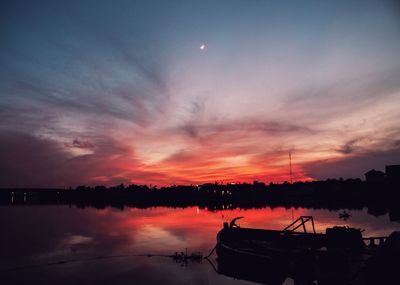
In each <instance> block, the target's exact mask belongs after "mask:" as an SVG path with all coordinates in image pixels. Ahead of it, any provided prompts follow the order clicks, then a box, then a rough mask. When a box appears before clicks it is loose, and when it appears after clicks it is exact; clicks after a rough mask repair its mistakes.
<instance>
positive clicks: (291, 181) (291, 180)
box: [289, 151, 293, 184]
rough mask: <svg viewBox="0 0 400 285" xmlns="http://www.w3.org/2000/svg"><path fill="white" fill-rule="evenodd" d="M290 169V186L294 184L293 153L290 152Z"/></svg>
mask: <svg viewBox="0 0 400 285" xmlns="http://www.w3.org/2000/svg"><path fill="white" fill-rule="evenodd" d="M289 168H290V184H292V183H293V179H292V153H291V152H290V151H289Z"/></svg>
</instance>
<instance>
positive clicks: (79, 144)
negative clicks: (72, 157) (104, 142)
mask: <svg viewBox="0 0 400 285" xmlns="http://www.w3.org/2000/svg"><path fill="white" fill-rule="evenodd" d="M64 145H65V146H66V147H76V148H87V149H91V148H94V147H95V145H94V144H93V143H91V142H88V141H80V140H78V139H74V140H73V141H72V143H65V144H64Z"/></svg>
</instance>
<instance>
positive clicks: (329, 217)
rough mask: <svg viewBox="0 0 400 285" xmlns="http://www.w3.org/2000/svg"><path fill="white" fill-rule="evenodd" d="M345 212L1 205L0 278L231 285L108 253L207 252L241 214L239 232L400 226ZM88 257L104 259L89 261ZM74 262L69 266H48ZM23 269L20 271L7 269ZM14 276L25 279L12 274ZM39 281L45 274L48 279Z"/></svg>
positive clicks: (197, 272) (203, 268)
mask: <svg viewBox="0 0 400 285" xmlns="http://www.w3.org/2000/svg"><path fill="white" fill-rule="evenodd" d="M347 212H348V213H350V215H351V217H350V218H349V219H348V220H347V221H343V220H341V219H339V215H338V212H337V211H328V210H313V209H303V208H299V209H285V208H275V209H271V208H265V209H250V210H240V209H235V210H224V211H208V210H206V209H201V208H197V207H192V208H185V209H174V208H149V209H134V208H128V209H125V210H124V211H121V210H116V209H112V208H106V209H101V210H98V209H93V208H86V209H79V208H75V207H71V208H69V207H59V206H32V207H0V216H1V217H2V219H1V228H2V229H3V231H2V235H0V247H1V248H0V252H1V253H2V255H1V258H0V267H1V269H2V272H1V273H0V274H1V275H4V276H3V279H4V278H5V280H10V282H9V283H10V284H17V283H24V280H25V281H26V282H28V280H29V282H31V281H32V280H33V281H32V282H34V281H37V282H39V281H40V282H44V283H47V284H49V283H52V282H53V283H54V282H56V283H59V284H60V283H63V282H64V279H63V278H64V277H65V276H66V275H69V276H74V278H75V279H77V280H79V282H96V283H103V282H106V280H108V281H110V278H111V279H112V280H114V279H115V280H118V281H119V282H120V283H121V282H122V283H124V282H127V283H130V282H135V281H136V282H139V281H140V282H142V284H146V283H147V284H153V283H154V282H155V283H156V282H158V281H159V279H157V278H156V279H154V278H155V277H154V276H153V273H157V274H158V275H157V276H158V277H160V278H161V277H162V276H164V279H165V278H167V277H165V276H168V278H167V280H169V281H168V282H170V283H171V284H187V282H188V280H197V281H196V282H194V283H193V284H206V283H207V282H208V281H210V280H211V281H210V282H211V283H213V284H227V283H229V284H231V282H232V281H233V280H232V279H230V278H228V277H223V276H219V275H217V274H216V273H215V272H213V270H212V268H210V265H209V264H207V263H205V262H203V263H201V264H196V265H191V264H189V266H188V268H186V269H182V268H181V266H180V265H178V264H174V263H173V262H172V261H171V260H168V259H166V258H160V257H152V258H148V257H134V256H132V257H126V258H118V259H117V258H109V259H108V258H107V256H115V255H121V254H122V255H138V254H166V255H169V254H173V253H174V252H176V251H178V252H180V251H185V250H186V249H187V251H188V252H195V251H200V252H202V253H203V254H208V253H209V251H210V250H211V249H212V248H213V247H214V245H215V242H216V234H217V232H218V231H219V229H221V227H222V224H223V222H225V221H227V222H229V221H230V220H231V219H233V218H234V217H238V216H243V217H244V219H242V220H240V221H239V225H240V226H242V227H256V228H268V229H278V230H280V229H283V228H284V227H286V226H287V225H288V224H290V223H291V222H292V220H293V219H296V218H297V217H299V216H301V215H312V216H313V217H314V220H315V226H316V231H317V232H325V229H326V228H327V227H331V226H334V225H345V226H351V227H355V228H361V229H365V231H364V233H363V234H364V235H366V236H379V235H387V234H389V233H391V232H392V231H394V230H396V229H398V228H399V223H397V222H391V221H390V220H389V217H388V215H383V216H379V217H375V216H372V215H369V214H368V213H367V210H366V209H364V210H359V211H350V210H349V211H347ZM310 229H311V227H310ZM93 257H104V258H103V259H101V260H94V261H93V260H92V261H88V259H90V258H93ZM71 260H74V262H73V263H66V264H64V265H62V264H59V265H52V266H45V265H46V264H49V263H57V262H60V261H71ZM75 261H76V262H75ZM37 265H44V266H39V267H36V266H37ZM21 266H23V267H25V268H24V269H19V270H17V271H12V272H4V270H5V269H16V268H19V267H21ZM140 268H142V269H140ZM18 272H23V273H24V274H23V275H21V274H16V273H18ZM100 273H101V274H100ZM99 274H100V275H99ZM182 274H183V275H184V276H183V277H182ZM43 276H46V280H45V281H43V280H42V278H44V277H43ZM21 278H22V280H21ZM205 279H207V280H208V281H207V280H205ZM157 280H158V281H157ZM203 281H204V282H203ZM206 281H207V282H206ZM65 282H66V281H65ZM165 282H167V281H165ZM236 282H238V284H239V283H241V282H242V281H236ZM189 283H190V282H189ZM131 284H132V283H131Z"/></svg>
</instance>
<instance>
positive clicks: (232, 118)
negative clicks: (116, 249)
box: [0, 0, 400, 187]
mask: <svg viewBox="0 0 400 285" xmlns="http://www.w3.org/2000/svg"><path fill="white" fill-rule="evenodd" d="M0 67H1V68H0V187H64V186H77V185H80V184H87V185H97V184H104V185H115V184H117V183H125V184H131V183H135V184H142V183H145V184H153V185H170V184H190V183H193V184H197V183H204V182H214V181H224V182H238V181H242V182H243V181H253V180H261V181H265V182H267V183H269V182H271V181H272V182H283V181H285V180H289V179H290V178H289V157H288V153H289V152H291V154H292V163H293V178H294V180H310V179H325V178H328V177H336V178H338V177H343V178H349V177H363V174H364V172H366V171H368V170H370V169H371V168H375V169H379V170H383V169H384V166H385V165H386V164H399V163H400V4H399V2H398V1H396V0H386V1H385V0H380V1H370V0H360V1H349V0H347V1H323V0H316V1H268V0H265V1H261V0H247V1H245V0H241V1H239V0H236V1H235V0H232V1H204V0H203V1H172V0H171V1H149V0H146V1H128V0H126V1H120V0H118V1H111V0H110V1H99V0H85V1H53V0H52V1H50V0H49V1H39V0H37V1H19V0H17V1H16V0H12V1H11V0H10V1H7V0H5V1H1V3H0Z"/></svg>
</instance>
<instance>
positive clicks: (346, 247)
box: [216, 216, 399, 284]
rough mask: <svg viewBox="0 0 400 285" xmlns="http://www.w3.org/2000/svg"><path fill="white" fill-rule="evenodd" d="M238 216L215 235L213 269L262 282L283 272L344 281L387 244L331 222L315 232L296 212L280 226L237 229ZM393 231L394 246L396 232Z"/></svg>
mask: <svg viewBox="0 0 400 285" xmlns="http://www.w3.org/2000/svg"><path fill="white" fill-rule="evenodd" d="M242 218H243V217H236V218H234V219H233V220H232V221H231V222H230V223H229V224H228V223H227V222H225V223H224V225H223V228H222V229H221V230H220V231H219V232H218V234H217V246H216V251H217V256H218V258H217V261H218V265H219V271H220V272H221V273H222V274H224V272H225V273H226V272H228V273H230V274H228V275H230V276H232V273H234V274H237V275H236V276H232V277H235V278H239V279H245V280H250V281H255V282H259V283H264V284H282V282H283V281H282V280H284V277H285V276H286V277H287V276H292V277H293V278H297V279H300V280H301V279H302V278H305V276H307V279H308V280H312V279H314V280H315V279H319V280H328V281H329V282H330V281H332V280H334V281H335V282H336V284H339V283H342V284H345V283H344V281H343V280H348V279H349V278H350V277H351V278H354V276H355V275H356V273H357V272H361V270H362V269H363V268H365V265H366V264H367V263H366V261H367V260H370V259H371V257H373V256H376V255H377V252H381V251H382V248H384V246H383V245H386V246H387V243H385V241H386V240H387V239H388V237H386V236H379V237H363V236H362V230H360V229H355V228H349V227H340V226H335V227H332V228H327V229H326V232H325V233H317V232H316V231H315V226H314V219H313V217H312V216H301V217H299V218H298V219H296V220H295V221H294V222H292V223H291V224H290V225H288V226H287V227H285V228H284V229H283V230H270V229H254V228H242V227H240V226H239V225H238V224H237V221H238V220H239V219H242ZM310 226H311V230H310V229H309V228H310ZM300 229H301V231H300ZM393 236H396V237H397V238H391V240H397V248H398V244H399V232H395V233H393V234H392V235H391V237H393ZM397 254H398V253H397ZM397 256H398V255H397ZM371 260H373V259H371ZM232 268H233V270H232ZM260 273H261V274H260ZM243 276H244V277H245V278H243ZM260 276H262V278H264V279H262V280H263V282H260ZM252 278H253V279H254V278H257V279H258V280H252ZM271 280H272V281H271ZM337 282H339V283H337ZM320 283H326V282H320ZM326 284H329V283H326Z"/></svg>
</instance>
